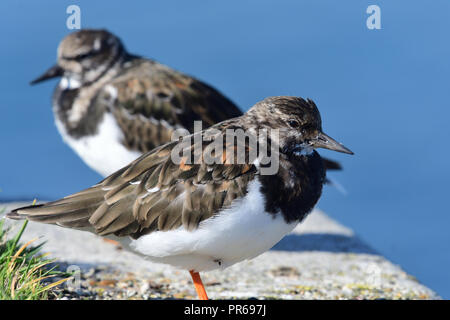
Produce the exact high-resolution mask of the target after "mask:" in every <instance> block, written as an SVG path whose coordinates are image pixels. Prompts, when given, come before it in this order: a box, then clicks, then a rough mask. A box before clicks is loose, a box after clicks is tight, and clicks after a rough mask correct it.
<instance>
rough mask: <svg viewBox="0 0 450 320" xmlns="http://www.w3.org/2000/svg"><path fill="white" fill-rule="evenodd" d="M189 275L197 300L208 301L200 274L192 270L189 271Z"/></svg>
mask: <svg viewBox="0 0 450 320" xmlns="http://www.w3.org/2000/svg"><path fill="white" fill-rule="evenodd" d="M189 273H190V274H191V277H192V281H194V286H195V290H196V291H197V295H198V298H199V299H200V300H208V296H207V295H206V290H205V286H204V285H203V282H202V279H201V278H200V273H198V272H195V271H193V270H189Z"/></svg>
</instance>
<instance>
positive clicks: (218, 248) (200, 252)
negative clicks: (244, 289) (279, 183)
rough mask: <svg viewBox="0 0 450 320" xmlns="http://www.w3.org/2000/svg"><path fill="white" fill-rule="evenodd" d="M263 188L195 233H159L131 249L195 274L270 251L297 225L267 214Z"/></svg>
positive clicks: (252, 188)
mask: <svg viewBox="0 0 450 320" xmlns="http://www.w3.org/2000/svg"><path fill="white" fill-rule="evenodd" d="M260 186H261V184H260V183H259V181H257V180H255V181H253V182H251V183H250V185H249V189H248V193H247V195H246V196H245V197H244V198H243V199H241V200H238V201H236V203H235V204H234V205H233V206H232V207H230V208H228V209H226V210H224V211H222V212H221V213H219V214H218V215H217V216H215V217H213V218H210V219H207V220H205V221H202V222H201V223H200V225H199V227H198V228H197V229H196V230H194V231H187V230H185V229H184V228H183V227H181V228H179V229H176V230H173V231H157V232H153V233H151V234H148V235H145V236H142V237H140V238H139V239H137V240H131V243H129V246H130V247H131V248H132V249H133V250H135V251H136V252H138V253H140V254H142V255H144V256H146V257H148V258H149V259H150V260H153V261H155V262H161V263H167V264H171V265H173V266H176V267H179V268H182V269H187V270H195V271H198V272H200V271H206V270H212V269H216V268H226V267H228V266H230V265H232V264H234V263H236V262H239V261H242V260H245V259H251V258H254V257H256V256H258V255H260V254H261V253H263V252H265V251H267V250H269V249H270V248H271V247H273V246H274V245H275V244H276V243H277V242H278V241H280V240H281V239H282V238H283V237H284V236H285V235H286V234H288V233H289V232H291V231H292V230H293V229H294V228H295V226H296V225H297V223H290V224H287V223H286V222H285V221H284V219H283V217H282V215H281V214H277V215H276V216H274V215H272V214H268V213H266V212H265V208H264V205H265V203H264V198H263V195H262V194H261V192H260Z"/></svg>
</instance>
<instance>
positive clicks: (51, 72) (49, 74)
mask: <svg viewBox="0 0 450 320" xmlns="http://www.w3.org/2000/svg"><path fill="white" fill-rule="evenodd" d="M63 74H64V70H63V69H62V68H61V67H60V66H58V65H54V66H53V67H51V68H50V69H48V70H47V71H46V72H45V73H44V74H43V75H42V76H40V77H39V78H37V79H34V80H33V81H31V82H30V84H31V85H33V84H36V83H39V82H42V81H45V80H48V79H52V78H56V77H61V76H62V75H63Z"/></svg>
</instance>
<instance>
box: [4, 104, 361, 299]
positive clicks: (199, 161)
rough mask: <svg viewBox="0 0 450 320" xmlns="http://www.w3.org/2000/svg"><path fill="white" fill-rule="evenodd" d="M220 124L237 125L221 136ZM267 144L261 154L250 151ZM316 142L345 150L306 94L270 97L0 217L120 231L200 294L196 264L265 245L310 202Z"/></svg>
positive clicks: (204, 265) (117, 235)
mask: <svg viewBox="0 0 450 320" xmlns="http://www.w3.org/2000/svg"><path fill="white" fill-rule="evenodd" d="M229 132H244V133H245V134H246V135H245V138H244V139H239V138H237V139H235V138H234V137H233V138H232V139H231V140H229V139H228V136H227V135H228V134H229ZM259 132H270V134H266V135H265V136H264V135H260V134H259ZM275 133H276V134H275ZM224 137H225V138H224ZM263 137H265V138H264V139H263ZM251 142H254V143H251ZM267 146H269V147H270V148H269V149H268V150H270V152H269V153H267V154H270V157H265V158H263V157H261V153H257V157H250V155H251V154H252V150H253V151H254V150H258V152H259V150H262V149H264V147H267ZM316 148H326V149H330V150H334V151H338V152H343V153H348V154H353V153H352V152H351V151H350V150H349V149H347V148H346V147H344V146H343V145H341V144H340V143H338V142H336V141H335V140H333V139H332V138H330V137H329V136H327V135H326V134H324V133H323V132H322V124H321V118H320V114H319V111H318V109H317V107H316V105H315V104H314V102H313V101H311V100H309V99H308V100H304V99H302V98H297V97H271V98H267V99H265V100H263V101H261V102H259V103H257V104H256V105H254V106H253V107H252V108H251V109H250V110H249V111H248V112H247V113H245V114H244V115H242V116H240V117H237V118H233V119H230V120H226V121H223V122H221V123H218V124H216V125H213V126H212V127H210V128H208V129H205V130H203V131H200V132H197V133H194V134H192V135H189V136H185V137H184V138H183V139H181V140H178V141H173V142H170V143H167V144H164V145H162V146H159V147H157V148H155V149H154V150H152V151H150V152H148V153H145V154H144V155H142V156H141V157H139V158H138V159H136V160H135V161H133V162H132V163H131V164H129V165H127V166H125V167H124V168H122V169H120V170H119V171H117V172H115V173H113V174H112V175H110V176H109V177H107V178H106V179H104V180H103V181H101V182H100V183H98V184H96V185H94V186H93V187H91V188H88V189H86V190H83V191H81V192H78V193H75V194H72V195H69V196H67V197H65V198H62V199H60V200H57V201H53V202H49V203H46V204H42V205H38V206H30V207H24V208H19V209H15V210H13V211H12V212H11V213H9V214H8V217H10V218H14V219H22V218H26V219H29V220H32V221H39V222H44V223H51V224H57V225H60V226H63V227H70V228H78V229H82V230H87V231H91V232H94V233H97V234H99V235H101V236H104V237H109V238H111V239H113V240H117V241H120V242H121V243H122V244H123V245H124V246H125V247H126V248H128V249H130V250H133V251H134V252H137V253H139V254H141V255H144V256H145V257H147V258H148V259H150V260H152V261H156V262H160V263H166V264H170V265H172V266H175V267H178V268H182V269H186V270H188V271H190V273H191V276H192V279H193V282H194V284H195V287H196V290H197V293H198V295H199V298H200V299H207V295H206V292H205V289H204V287H203V284H202V282H201V279H200V275H199V272H201V271H207V270H212V269H217V268H226V267H228V266H231V265H233V264H235V263H237V262H239V261H242V260H245V259H251V258H254V257H256V256H257V255H259V254H261V253H263V252H265V251H266V250H269V249H270V248H271V247H272V246H273V245H275V244H276V243H277V242H278V241H280V240H281V239H282V238H283V237H284V236H285V235H286V234H287V233H289V232H290V231H292V229H293V228H294V227H295V226H296V225H297V224H298V223H299V222H300V221H302V219H303V218H304V217H305V216H306V215H307V214H308V213H309V212H310V211H311V210H312V209H313V207H314V205H315V204H316V202H317V201H318V199H319V197H320V195H321V192H322V185H323V183H324V180H325V168H324V164H323V161H322V159H321V157H320V155H319V154H318V153H317V152H316V151H315V149H316ZM239 150H241V151H239ZM266 150H267V148H266ZM235 151H236V152H235ZM275 155H276V156H275ZM268 159H269V161H267V160H268ZM274 163H277V165H276V166H273V164H274ZM272 166H273V167H275V168H276V170H272V171H271V170H268V169H270V168H272Z"/></svg>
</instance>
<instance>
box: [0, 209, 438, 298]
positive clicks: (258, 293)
mask: <svg viewBox="0 0 450 320" xmlns="http://www.w3.org/2000/svg"><path fill="white" fill-rule="evenodd" d="M20 205H22V204H17V203H14V204H3V205H0V208H1V207H6V210H8V209H11V208H15V207H17V206H20ZM8 225H13V226H17V228H18V227H19V226H20V223H18V222H8ZM34 237H41V240H42V241H46V244H45V246H44V251H46V252H50V253H51V257H53V258H55V259H57V261H58V262H61V263H63V264H62V265H63V266H64V268H65V267H67V266H69V265H76V266H78V267H80V268H81V275H82V276H81V279H82V282H81V283H82V286H81V289H79V290H77V293H71V294H69V293H68V291H66V292H65V293H64V296H65V298H67V297H70V298H88V299H108V298H109V299H111V298H133V299H141V298H144V299H147V298H194V297H195V291H194V289H193V285H192V283H191V281H190V277H189V274H188V273H187V272H185V271H180V270H176V269H174V268H172V267H170V266H166V265H160V264H155V263H152V262H149V261H146V260H145V259H143V258H142V257H139V256H137V255H134V254H133V253H131V252H127V251H125V250H120V249H118V248H117V246H115V245H113V244H111V243H108V242H105V241H104V240H102V239H101V238H99V237H97V236H95V235H93V234H90V233H87V232H81V231H75V230H70V229H64V228H60V227H56V226H50V225H44V224H37V223H29V225H28V227H27V230H26V232H25V234H24V238H23V241H26V240H29V239H32V238H34ZM202 278H203V280H204V282H205V284H206V286H207V291H208V294H209V296H210V298H212V299H229V298H243V299H247V298H259V299H273V298H274V299H439V296H438V295H437V294H436V293H434V292H433V291H432V290H430V289H429V288H427V287H425V286H423V285H421V284H420V283H419V282H417V280H416V279H415V278H414V277H412V276H410V275H408V274H406V273H405V272H404V271H403V270H402V269H401V268H400V267H399V266H397V265H394V264H392V263H391V262H389V261H387V260H386V259H385V258H384V257H382V256H381V255H379V254H378V253H376V252H375V251H374V250H373V249H371V248H370V247H369V246H368V245H366V244H365V243H364V242H362V241H361V240H360V239H359V238H358V237H357V236H356V235H355V234H354V232H353V231H352V230H350V229H349V228H347V227H345V226H343V225H341V224H339V223H337V222H336V221H334V220H332V219H331V218H329V217H328V216H327V215H326V214H324V213H323V212H321V211H319V210H315V211H314V212H313V213H312V214H311V215H310V216H309V217H308V218H307V219H306V220H305V221H304V222H303V223H302V224H300V225H299V226H298V227H297V228H296V229H295V230H294V231H293V232H292V233H291V234H289V235H288V236H286V237H285V238H284V239H283V240H282V241H281V242H280V243H278V244H277V245H276V246H275V247H274V248H273V249H272V250H270V251H268V252H266V253H264V254H263V255H261V256H259V257H257V258H255V259H253V260H251V261H244V262H241V263H239V264H237V265H234V266H232V267H230V268H228V269H226V270H223V271H213V272H209V273H204V274H202Z"/></svg>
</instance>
